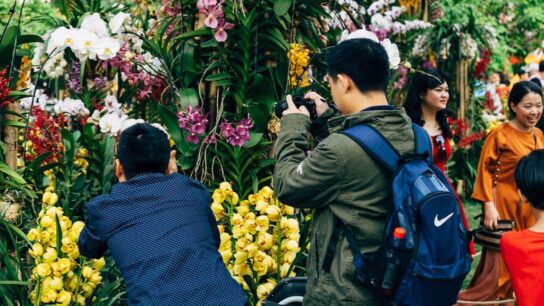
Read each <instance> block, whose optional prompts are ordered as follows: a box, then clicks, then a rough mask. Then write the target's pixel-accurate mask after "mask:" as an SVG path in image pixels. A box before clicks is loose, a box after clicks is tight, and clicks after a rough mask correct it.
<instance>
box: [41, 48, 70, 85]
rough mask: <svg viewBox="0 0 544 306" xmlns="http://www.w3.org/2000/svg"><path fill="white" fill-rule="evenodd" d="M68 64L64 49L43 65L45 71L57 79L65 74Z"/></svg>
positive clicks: (50, 76)
mask: <svg viewBox="0 0 544 306" xmlns="http://www.w3.org/2000/svg"><path fill="white" fill-rule="evenodd" d="M66 66H68V63H67V62H66V60H65V59H64V51H62V52H60V53H57V54H55V55H54V56H52V57H51V58H50V59H49V60H48V61H46V62H45V64H44V65H43V71H44V72H45V73H46V74H47V76H48V77H49V78H51V79H56V78H58V77H60V76H62V75H63V74H64V72H65V70H66ZM36 67H37V66H36Z"/></svg>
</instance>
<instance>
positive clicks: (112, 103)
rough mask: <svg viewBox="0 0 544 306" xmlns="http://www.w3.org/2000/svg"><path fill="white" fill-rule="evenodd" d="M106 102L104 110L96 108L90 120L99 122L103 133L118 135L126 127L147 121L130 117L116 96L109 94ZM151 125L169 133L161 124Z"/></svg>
mask: <svg viewBox="0 0 544 306" xmlns="http://www.w3.org/2000/svg"><path fill="white" fill-rule="evenodd" d="M105 104H106V108H104V109H102V111H98V110H95V111H94V112H93V115H92V116H91V117H90V118H89V122H93V123H95V124H96V123H97V124H98V126H99V127H100V132H101V133H104V134H108V135H110V136H113V137H116V136H118V135H119V134H120V133H121V132H123V131H124V130H125V129H127V128H129V127H131V126H133V125H135V124H137V123H145V121H144V120H143V119H132V118H128V116H127V115H126V114H125V113H124V112H123V110H122V109H121V104H120V103H119V102H118V101H117V98H115V96H111V95H109V96H107V97H106V99H105ZM151 125H153V126H154V127H156V128H158V129H159V130H161V131H163V132H164V133H166V134H167V135H168V132H167V131H166V129H165V128H164V127H162V126H161V125H160V124H158V123H152V124H151Z"/></svg>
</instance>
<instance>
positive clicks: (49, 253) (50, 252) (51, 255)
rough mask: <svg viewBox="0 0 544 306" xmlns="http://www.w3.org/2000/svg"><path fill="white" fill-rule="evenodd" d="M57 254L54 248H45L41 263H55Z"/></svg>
mask: <svg viewBox="0 0 544 306" xmlns="http://www.w3.org/2000/svg"><path fill="white" fill-rule="evenodd" d="M57 258H58V254H57V250H55V249H54V248H47V249H45V253H43V255H42V259H43V262H45V263H52V262H55V261H57Z"/></svg>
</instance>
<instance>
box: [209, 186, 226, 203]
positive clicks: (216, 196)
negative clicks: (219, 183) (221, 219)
mask: <svg viewBox="0 0 544 306" xmlns="http://www.w3.org/2000/svg"><path fill="white" fill-rule="evenodd" d="M225 196H226V195H225V192H224V191H223V190H220V189H216V190H215V191H214V192H213V194H212V199H213V201H214V202H217V203H219V204H221V203H223V202H225Z"/></svg>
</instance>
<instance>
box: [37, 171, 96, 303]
mask: <svg viewBox="0 0 544 306" xmlns="http://www.w3.org/2000/svg"><path fill="white" fill-rule="evenodd" d="M49 177H50V179H51V178H52V177H54V176H51V175H50V176H49ZM57 200H58V196H57V195H56V193H55V192H54V180H51V183H50V186H49V187H48V188H47V189H46V191H45V192H44V195H43V208H42V210H41V211H40V213H39V215H38V219H37V221H36V222H37V225H36V227H34V228H31V229H30V231H29V232H28V234H27V238H28V240H29V241H30V242H32V246H31V247H30V249H29V250H28V254H29V255H30V256H31V257H32V258H33V262H32V265H33V268H32V275H31V284H32V290H31V291H30V293H29V299H30V301H31V302H32V303H33V304H34V305H42V304H54V303H56V304H57V305H73V304H75V305H87V302H90V301H91V300H92V296H93V293H94V291H95V290H96V287H97V286H98V285H99V284H100V283H101V281H102V276H101V275H100V270H101V269H102V268H103V267H104V265H105V260H104V258H101V259H98V260H87V259H85V258H83V257H81V256H80V254H79V249H78V247H77V239H78V237H79V234H80V232H81V230H82V229H83V227H84V226H85V224H84V223H83V222H81V221H76V222H72V220H70V218H68V217H67V216H64V212H63V210H62V208H60V207H56V206H54V205H55V203H56V202H57Z"/></svg>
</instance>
